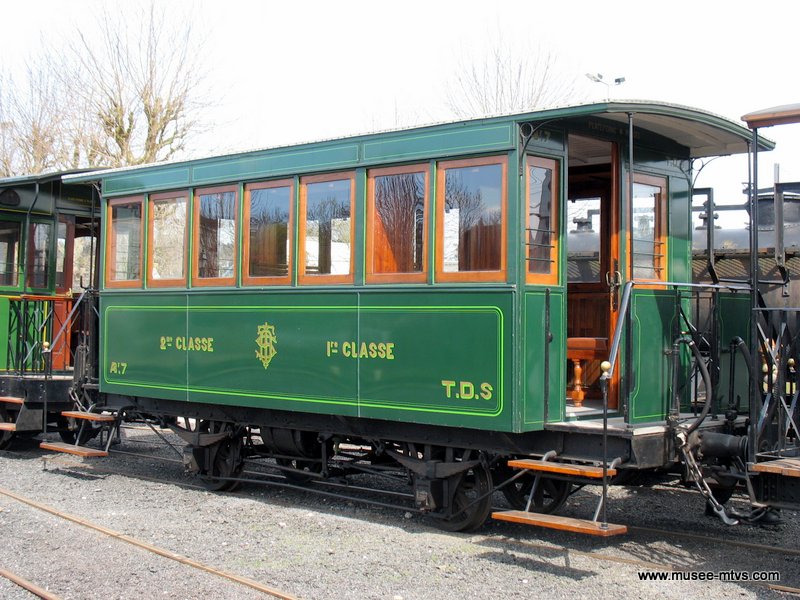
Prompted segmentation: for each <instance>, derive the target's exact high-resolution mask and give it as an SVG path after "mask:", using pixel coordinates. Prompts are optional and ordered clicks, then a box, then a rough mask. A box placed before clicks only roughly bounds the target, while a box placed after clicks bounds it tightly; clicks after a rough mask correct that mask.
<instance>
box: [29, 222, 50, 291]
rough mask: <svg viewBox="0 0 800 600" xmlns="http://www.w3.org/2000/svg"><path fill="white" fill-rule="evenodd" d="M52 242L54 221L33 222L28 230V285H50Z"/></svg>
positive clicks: (36, 286) (43, 286) (39, 286)
mask: <svg viewBox="0 0 800 600" xmlns="http://www.w3.org/2000/svg"><path fill="white" fill-rule="evenodd" d="M52 243H53V224H52V223H31V225H30V229H29V230H28V269H27V270H28V277H27V279H28V281H27V285H28V287H32V288H46V287H47V286H48V283H49V277H48V275H49V272H50V270H49V266H50V256H51V255H52V250H51V248H52Z"/></svg>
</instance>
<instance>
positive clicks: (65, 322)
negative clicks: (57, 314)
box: [42, 288, 91, 354]
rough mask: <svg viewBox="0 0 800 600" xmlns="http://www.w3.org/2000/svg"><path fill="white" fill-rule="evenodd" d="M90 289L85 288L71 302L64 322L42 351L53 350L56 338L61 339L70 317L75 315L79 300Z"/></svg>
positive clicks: (56, 341) (79, 303) (70, 320)
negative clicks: (70, 307)
mask: <svg viewBox="0 0 800 600" xmlns="http://www.w3.org/2000/svg"><path fill="white" fill-rule="evenodd" d="M90 291H91V288H86V289H85V290H83V291H82V292H81V295H80V296H78V301H77V302H75V303H73V305H72V310H71V311H69V314H68V315H67V318H66V319H64V323H63V324H62V325H61V329H59V330H58V333H57V334H56V337H54V338H53V341H52V342H50V346H49V347H47V348H45V349H44V350H42V353H47V354H49V353H50V352H52V351H53V348H55V347H56V344H57V343H58V340H59V339H61V336H62V335H63V334H64V330H65V329H66V328H67V326H69V325H70V324H71V323H72V317H73V316H74V315H75V312H76V311H77V310H78V307H79V306H80V305H81V302H83V299H84V297H85V296H86V294H88V293H89V292H90Z"/></svg>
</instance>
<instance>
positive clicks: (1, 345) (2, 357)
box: [0, 297, 11, 371]
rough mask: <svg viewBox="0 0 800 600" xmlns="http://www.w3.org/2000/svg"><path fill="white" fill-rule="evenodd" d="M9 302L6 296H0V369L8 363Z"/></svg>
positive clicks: (3, 368)
mask: <svg viewBox="0 0 800 600" xmlns="http://www.w3.org/2000/svg"><path fill="white" fill-rule="evenodd" d="M10 310H11V302H10V301H9V299H8V298H3V297H0V371H2V370H5V369H6V368H7V365H8V319H9V311H10Z"/></svg>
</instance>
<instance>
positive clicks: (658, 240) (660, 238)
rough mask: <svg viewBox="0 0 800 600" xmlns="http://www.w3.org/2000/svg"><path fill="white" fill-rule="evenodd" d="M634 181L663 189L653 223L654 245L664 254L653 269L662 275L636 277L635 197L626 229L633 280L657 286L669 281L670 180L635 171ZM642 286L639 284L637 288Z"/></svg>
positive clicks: (629, 263)
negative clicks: (634, 260)
mask: <svg viewBox="0 0 800 600" xmlns="http://www.w3.org/2000/svg"><path fill="white" fill-rule="evenodd" d="M633 183H634V184H636V183H641V184H644V185H650V186H653V187H657V188H659V189H660V190H661V198H660V200H657V201H656V206H654V207H653V210H654V214H655V220H656V222H655V223H653V227H654V228H655V235H654V236H653V241H654V246H657V247H659V248H661V249H662V256H661V258H660V259H659V260H658V261H657V262H656V261H654V262H653V270H654V271H655V272H656V273H660V277H656V278H651V277H648V278H636V276H635V272H634V268H633V213H632V210H633V198H629V199H628V207H627V212H628V228H627V231H626V235H627V237H628V239H627V244H626V247H627V249H628V257H629V258H628V266H629V269H630V278H631V280H633V281H637V282H642V283H644V284H645V287H652V286H647V284H648V283H650V284H654V285H655V286H657V285H658V284H659V283H662V282H664V281H667V269H668V268H669V245H668V243H667V240H668V235H667V234H668V231H667V230H668V228H669V224H668V222H667V219H668V213H667V204H668V202H669V182H668V180H667V177H665V176H660V175H646V174H644V173H638V172H635V171H634V173H633ZM654 258H655V257H654ZM639 287H642V286H637V288H639Z"/></svg>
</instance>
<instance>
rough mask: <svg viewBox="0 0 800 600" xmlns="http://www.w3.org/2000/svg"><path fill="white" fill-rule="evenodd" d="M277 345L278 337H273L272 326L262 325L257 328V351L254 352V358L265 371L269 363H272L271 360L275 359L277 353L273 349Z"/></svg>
mask: <svg viewBox="0 0 800 600" xmlns="http://www.w3.org/2000/svg"><path fill="white" fill-rule="evenodd" d="M277 343H278V336H277V335H275V326H274V325H270V324H269V323H264V324H263V325H259V326H258V337H257V338H256V344H258V350H256V358H258V360H260V361H261V364H262V365H264V368H265V369H266V368H267V367H269V363H270V362H272V359H273V358H275V355H276V354H277V353H278V350H277V349H276V348H275V346H276V344H277Z"/></svg>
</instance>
